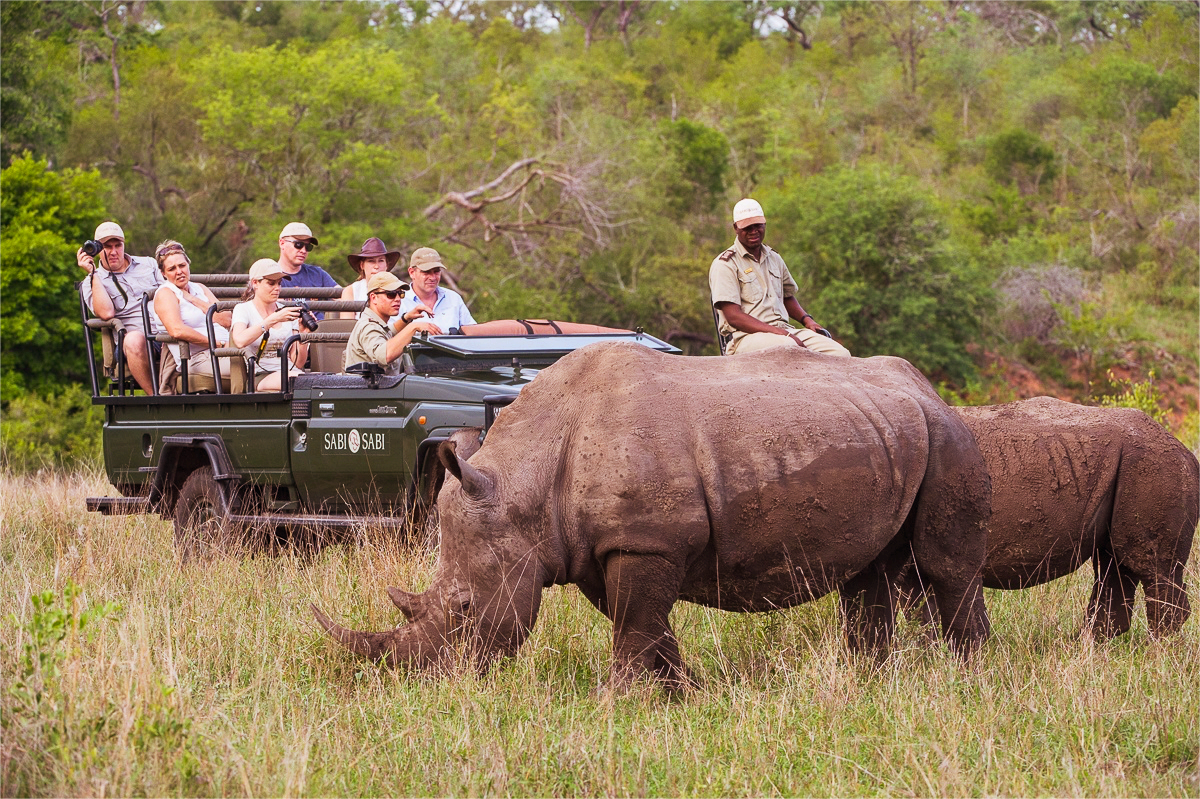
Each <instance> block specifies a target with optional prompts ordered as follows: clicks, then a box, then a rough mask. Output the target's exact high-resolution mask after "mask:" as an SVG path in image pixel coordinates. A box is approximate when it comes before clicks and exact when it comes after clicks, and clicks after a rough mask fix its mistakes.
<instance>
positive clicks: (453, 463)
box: [437, 441, 492, 500]
mask: <svg viewBox="0 0 1200 799" xmlns="http://www.w3.org/2000/svg"><path fill="white" fill-rule="evenodd" d="M455 449H456V447H455V445H454V442H453V441H443V442H442V443H441V444H439V445H438V450H437V454H438V460H440V461H441V462H442V465H443V466H445V467H446V471H448V472H450V474H452V475H454V476H455V477H457V478H458V482H460V483H462V487H463V492H464V493H465V494H466V495H467V496H468V497H470V498H471V499H476V500H481V499H484V498H486V497H488V496H490V495H491V493H492V478H490V477H488V476H487V475H486V474H484V473H483V472H481V471H479V470H478V469H476V468H475V467H474V466H472V465H471V464H469V463H467V462H466V461H464V460H463V459H462V458H460V457H458V453H457V452H455Z"/></svg>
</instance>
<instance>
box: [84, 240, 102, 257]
mask: <svg viewBox="0 0 1200 799" xmlns="http://www.w3.org/2000/svg"><path fill="white" fill-rule="evenodd" d="M83 251H84V252H85V253H87V254H88V255H90V256H92V257H93V258H95V257H96V256H97V255H99V254H100V253H101V252H103V251H104V245H103V244H101V243H100V242H98V241H92V240H91V239H88V240H87V241H85V242H84V243H83Z"/></svg>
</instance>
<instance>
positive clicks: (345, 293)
mask: <svg viewBox="0 0 1200 799" xmlns="http://www.w3.org/2000/svg"><path fill="white" fill-rule="evenodd" d="M346 260H347V261H349V262H350V266H351V267H352V268H353V269H354V271H355V272H358V276H359V279H358V280H356V281H354V282H353V283H351V284H350V285H349V286H346V288H344V289H342V299H343V300H346V301H348V302H349V301H356V302H366V301H367V281H368V280H370V279H371V277H372V276H373V275H377V274H379V273H381V272H390V271H391V269H392V267H394V266H395V265H396V264H397V263H398V262H399V261H400V252H399V251H398V250H389V249H388V248H387V245H386V244H384V243H383V240H382V239H379V238H376V237H374V236H372V237H371V238H369V239H367V240H366V241H364V242H363V245H362V249H361V250H359V251H358V252H355V253H351V254H349V255H347V256H346ZM342 318H344V319H357V318H358V314H357V313H343V314H342Z"/></svg>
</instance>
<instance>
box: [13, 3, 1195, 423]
mask: <svg viewBox="0 0 1200 799" xmlns="http://www.w3.org/2000/svg"><path fill="white" fill-rule="evenodd" d="M3 15H4V16H3V33H2V34H0V35H3V37H4V39H3V43H4V56H5V57H4V60H3V64H2V66H3V153H2V155H3V158H4V159H5V164H6V165H7V164H9V162H10V160H11V159H13V158H16V159H18V161H17V162H14V163H18V162H19V161H20V158H21V156H20V153H21V152H22V151H24V150H26V149H28V150H30V151H31V152H32V153H33V154H34V158H35V159H37V158H45V159H48V161H47V164H48V165H49V166H50V169H51V171H52V172H53V173H54V174H55V175H58V176H59V177H61V178H62V179H63V180H65V181H68V182H69V181H71V180H74V179H75V178H73V177H71V175H72V174H74V173H69V172H67V171H66V170H65V169H64V168H65V167H67V166H71V167H75V168H81V169H85V170H93V169H94V170H98V171H99V173H100V175H101V176H102V177H103V178H104V180H105V181H107V182H108V183H110V184H111V186H112V193H111V196H110V197H109V199H108V201H107V202H106V203H105V204H104V205H103V206H97V205H91V206H88V212H87V213H86V214H82V215H81V216H80V215H77V216H76V217H72V218H71V219H70V220H66V219H64V220H63V221H62V222H61V223H54V224H51V223H49V222H46V223H45V224H44V225H43V227H42V228H39V229H38V230H53V231H57V232H56V233H55V234H54V235H56V236H59V235H61V236H62V237H63V238H62V241H64V242H69V243H71V244H75V240H74V238H72V237H76V238H77V237H78V234H80V233H83V232H87V230H86V229H87V227H88V226H89V225H93V224H95V223H96V222H99V221H100V220H101V219H103V218H105V217H111V218H113V219H116V220H118V221H119V222H121V224H122V225H123V226H124V228H125V230H126V232H127V234H128V235H129V247H130V250H131V251H132V252H133V253H135V254H145V253H148V252H149V251H150V250H151V249H152V248H153V247H154V245H155V244H156V243H157V242H158V241H160V240H162V239H164V238H168V237H170V238H176V239H179V240H181V241H183V242H184V243H185V244H186V245H187V246H188V248H189V250H190V252H191V253H192V255H193V258H194V262H195V264H196V268H197V271H210V270H216V271H234V272H239V271H244V270H246V269H247V267H248V264H250V263H251V262H252V261H253V260H254V259H256V258H259V257H263V256H273V255H274V254H275V252H276V249H275V247H276V245H275V238H276V235H277V233H278V231H279V229H280V228H281V227H282V225H283V223H285V222H287V221H289V220H292V219H302V220H304V221H306V222H307V223H308V224H309V225H310V226H312V227H313V229H314V230H315V231H316V233H317V235H318V236H319V238H320V240H321V247H320V249H318V250H317V251H316V253H314V255H313V257H312V258H311V260H313V261H315V262H316V263H319V264H321V265H324V266H326V267H327V268H329V269H330V270H331V271H332V272H333V274H334V275H335V277H337V278H338V279H339V280H342V281H348V280H349V279H350V278H351V276H352V273H351V271H350V268H349V266H348V264H347V263H346V260H345V253H348V252H352V251H354V250H356V249H357V248H358V246H359V244H360V243H361V242H362V241H363V239H365V238H366V237H367V236H370V235H379V236H381V237H382V238H384V240H385V241H387V242H388V243H389V244H390V245H392V246H394V247H398V248H400V249H402V250H404V251H405V252H408V251H411V250H412V249H414V248H415V247H418V246H422V245H433V246H435V247H437V248H438V249H439V250H440V251H442V253H443V255H444V256H445V257H446V259H447V263H448V264H449V266H450V274H449V275H448V280H449V282H450V283H451V285H452V286H456V287H457V288H459V289H460V290H461V291H462V292H463V293H464V295H465V296H466V297H467V299H468V301H469V303H470V305H471V308H472V310H473V312H474V313H475V315H476V317H477V318H479V319H490V318H503V317H546V316H549V317H558V318H569V319H579V320H582V321H592V322H597V323H608V324H615V325H623V326H638V325H640V326H644V327H645V328H647V329H649V330H652V331H655V332H657V333H660V334H662V335H665V336H667V337H669V338H670V339H671V340H672V341H673V342H675V343H677V344H679V345H680V346H682V347H684V348H685V349H686V350H688V351H689V352H693V353H696V352H701V351H703V352H713V351H714V345H713V331H712V323H711V314H710V311H709V307H708V298H707V286H706V274H707V269H708V265H709V263H710V262H711V260H712V258H713V257H714V256H715V255H716V254H717V253H719V252H720V251H721V250H722V249H724V248H725V247H726V246H728V245H729V243H730V241H731V240H732V234H731V231H730V229H729V212H730V209H731V208H732V205H733V203H734V202H735V201H736V200H737V199H738V198H740V197H742V196H748V195H751V196H756V197H758V198H759V199H761V200H762V201H763V202H765V203H766V206H767V215H768V219H769V223H770V224H769V227H768V238H767V243H768V244H770V245H772V246H774V247H775V248H776V249H778V250H779V251H781V252H782V253H784V255H785V257H786V258H787V259H788V260H789V262H790V263H791V264H792V266H793V272H794V273H795V274H796V275H797V278H798V279H799V280H800V281H801V282H802V283H803V284H804V287H805V291H806V292H811V294H810V295H808V296H802V297H801V300H802V303H803V304H805V306H806V307H808V306H812V307H813V309H814V311H816V312H817V313H818V315H819V318H820V320H821V321H823V322H826V323H827V324H828V325H830V326H831V327H833V328H834V330H835V332H836V333H837V334H838V335H840V336H843V337H844V338H845V339H846V341H847V343H848V344H850V345H851V349H852V350H853V351H854V352H855V353H856V354H860V355H870V354H875V353H892V354H899V355H903V356H905V357H908V358H910V359H912V360H913V361H914V362H915V363H917V364H918V365H919V366H921V368H922V369H924V370H926V371H927V373H929V374H931V376H934V377H936V378H937V379H939V380H945V381H947V383H948V385H949V386H951V387H952V388H954V389H957V390H960V391H961V390H963V389H965V387H966V385H967V383H968V382H970V381H974V380H977V379H978V375H979V374H980V371H979V367H985V369H984V371H985V372H986V368H987V367H989V366H990V365H991V364H992V363H994V362H995V358H996V356H997V355H999V356H1002V357H1003V358H1004V359H1007V361H1017V362H1020V361H1024V362H1025V365H1028V366H1030V367H1032V368H1033V369H1034V370H1036V371H1037V372H1038V373H1039V375H1040V376H1041V377H1042V378H1043V379H1045V380H1049V381H1053V382H1054V383H1055V385H1057V386H1060V387H1061V388H1060V390H1061V391H1065V392H1068V393H1072V394H1073V395H1074V396H1078V397H1086V396H1095V395H1096V392H1097V391H1103V390H1106V389H1107V388H1111V387H1105V386H1097V387H1093V386H1092V385H1091V383H1092V382H1093V381H1094V380H1099V381H1103V379H1104V375H1105V373H1106V368H1107V366H1108V365H1110V364H1112V363H1121V364H1124V365H1126V366H1128V367H1130V368H1131V369H1133V370H1134V371H1135V372H1137V373H1138V374H1140V375H1143V376H1144V375H1145V374H1146V373H1148V371H1149V370H1150V369H1151V368H1155V369H1157V370H1158V373H1159V374H1160V375H1161V376H1162V378H1163V379H1164V380H1168V381H1170V382H1172V383H1178V384H1190V385H1194V383H1195V381H1196V372H1197V366H1196V350H1197V346H1198V337H1197V333H1196V329H1195V327H1196V326H1195V323H1194V322H1195V318H1196V314H1197V312H1198V310H1197V309H1198V306H1200V289H1198V286H1197V278H1198V270H1197V258H1198V255H1197V251H1196V247H1197V245H1196V242H1197V237H1198V234H1200V204H1198V202H1197V190H1196V187H1197V183H1198V181H1200V169H1198V166H1200V143H1198V142H1200V114H1198V112H1197V91H1198V86H1200V71H1198V70H1200V68H1198V61H1200V58H1198V56H1197V53H1198V52H1200V44H1198V42H1200V34H1198V31H1200V13H1198V11H1197V8H1196V6H1195V5H1194V4H1186V3H1171V2H1141V1H1136V2H1135V1H1129V2H1126V1H1124V0H1102V1H1101V0H1095V1H1092V0H1070V1H1064V2H1056V3H1044V2H1033V1H1030V2H989V1H985V2H979V3H969V4H963V3H948V2H935V1H934V0H922V1H921V2H869V3H867V2H832V1H830V2H820V1H819V0H818V1H816V2H794V3H793V2H774V0H772V1H771V2H767V1H766V0H748V2H711V3H684V2H663V3H644V2H625V1H624V0H622V2H596V3H575V2H490V3H482V2H472V0H454V2H444V3H433V4H430V3H425V2H407V1H402V2H398V3H382V2H353V1H351V0H346V1H345V2H335V3H320V4H317V3H278V2H249V1H248V0H247V1H243V0H225V1H224V2H197V3H155V2H146V1H145V0H130V1H129V2H113V0H88V2H80V3H59V2H49V3H31V2H6V3H4V4H3ZM64 63H67V64H71V65H72V68H71V69H68V70H63V69H58V68H52V67H51V66H50V65H61V64H64ZM33 163H37V161H36V160H35V161H34V162H33ZM87 174H91V173H90V172H88V173H87ZM12 179H13V180H15V178H12ZM9 182H10V177H9V176H8V175H7V174H6V176H5V184H6V185H5V187H4V191H5V193H6V194H7V192H8V191H9V187H8V185H7V184H8V183H9ZM93 182H95V181H93ZM47 191H51V187H49V186H48V187H47ZM847 193H851V194H853V195H854V196H847ZM5 203H6V209H7V208H8V200H7V199H6V200H5ZM42 206H44V207H53V206H54V203H52V202H48V203H42ZM76 210H78V209H76ZM3 224H4V226H5V234H4V235H5V248H4V249H5V253H4V259H5V270H4V271H5V274H6V275H7V274H8V273H10V272H11V271H12V268H11V267H10V266H9V265H10V264H12V263H15V262H14V261H12V260H10V259H13V258H16V257H18V254H19V253H21V252H23V251H28V250H29V249H30V248H33V247H38V248H40V247H41V246H42V245H41V244H40V243H38V242H35V240H34V239H33V238H32V236H33V235H34V233H35V232H36V231H34V230H32V229H31V230H28V231H27V232H22V233H20V234H19V235H18V234H16V233H12V234H10V233H9V232H8V228H9V226H10V224H12V222H11V221H10V219H9V218H8V213H7V211H6V214H5V219H4V222H3ZM68 230H70V231H71V235H70V236H68V235H67V231H68ZM10 239H11V240H12V242H13V243H11V244H10ZM10 247H11V249H10ZM23 248H24V249H23ZM60 252H62V253H65V250H62V249H61V247H60V248H59V249H56V250H54V253H60ZM48 255H49V253H48ZM53 257H54V258H58V257H60V256H59V255H53ZM66 271H67V272H69V271H70V269H67V270H66ZM1068 274H1069V275H1075V276H1077V280H1076V281H1075V282H1076V283H1077V285H1078V287H1079V290H1078V291H1077V292H1076V293H1075V294H1074V295H1073V296H1070V297H1067V296H1065V295H1062V294H1061V291H1060V290H1061V289H1062V288H1063V284H1062V282H1061V281H1059V280H1058V278H1060V277H1062V276H1063V275H1068ZM1045 281H1049V282H1045ZM1042 289H1045V290H1046V291H1048V292H1049V293H1050V294H1054V295H1056V296H1055V302H1056V303H1058V305H1057V306H1054V305H1045V304H1042V303H1044V300H1043V299H1042V298H1043V297H1044V293H1043V292H1042ZM47 290H48V291H56V290H57V289H54V288H52V287H47ZM1009 290H1011V291H1013V292H1016V293H1006V291H1009ZM8 292H9V288H8V286H7V285H6V287H5V315H6V316H8V315H9V314H10V313H11V314H14V315H19V314H22V313H25V312H27V311H28V308H29V306H28V303H29V302H30V296H29V295H28V294H27V293H20V292H17V293H16V294H15V295H14V296H13V297H12V298H11V299H10V298H9V296H8ZM993 292H994V294H995V296H994V302H993V296H992V295H993ZM1085 303H1086V304H1088V305H1087V307H1088V308H1089V309H1091V310H1090V311H1089V313H1091V315H1092V317H1094V318H1112V319H1122V318H1125V317H1126V316H1127V315H1129V314H1130V313H1131V312H1134V311H1135V313H1133V314H1132V318H1133V319H1134V323H1133V324H1129V325H1108V326H1106V327H1105V329H1104V330H1103V332H1102V334H1100V335H1101V338H1103V340H1102V341H1095V342H1092V343H1091V344H1089V347H1090V349H1089V352H1093V351H1094V352H1100V353H1104V356H1103V357H1100V358H1094V359H1093V360H1092V361H1091V362H1089V363H1090V365H1086V366H1085V367H1084V368H1083V369H1082V371H1081V369H1080V368H1077V367H1076V366H1075V365H1074V364H1073V362H1072V359H1074V358H1076V357H1079V352H1080V350H1079V349H1078V347H1076V346H1075V345H1074V344H1072V343H1071V341H1070V340H1071V337H1072V335H1074V334H1073V333H1072V332H1071V331H1070V330H1067V329H1066V328H1067V327H1068V326H1069V325H1070V321H1071V320H1070V319H1069V318H1064V317H1062V316H1060V315H1059V314H1058V312H1057V311H1056V310H1055V308H1058V307H1061V308H1063V309H1067V310H1069V311H1070V313H1071V314H1074V315H1075V317H1076V318H1077V319H1078V318H1079V316H1080V314H1081V308H1083V305H1082V304H1085ZM1035 306H1036V307H1035ZM36 315H37V316H39V317H41V320H40V321H39V322H38V324H40V325H43V326H45V325H51V323H50V322H49V321H48V320H46V319H45V316H46V314H43V313H41V312H38V313H37V314H36ZM16 318H17V317H16V316H14V319H16ZM25 318H26V317H24V316H22V317H21V320H22V321H20V323H19V324H20V325H21V326H23V325H24V324H25V322H24V321H23V320H24V319H25ZM1142 320H1147V321H1145V322H1143V321H1142ZM13 324H14V325H15V324H17V322H14V323H13ZM1031 325H1032V326H1031ZM12 329H13V328H12V325H9V324H8V323H7V322H6V327H5V332H4V336H5V360H6V365H5V373H4V375H5V376H4V381H5V391H4V397H5V400H6V401H7V399H8V398H11V397H12V396H15V395H16V394H17V393H20V392H21V391H25V390H28V389H29V388H37V389H38V390H39V391H42V390H46V389H45V387H43V386H42V385H41V384H42V382H44V381H42V380H41V378H38V377H36V376H35V375H33V374H31V373H28V372H27V371H26V367H25V365H24V362H20V361H18V360H13V361H12V362H11V363H12V367H11V368H10V367H9V366H8V363H7V362H8V361H9V360H10V358H13V357H18V358H24V357H26V356H27V355H28V357H38V358H43V357H46V356H47V355H48V354H49V353H51V352H52V351H53V349H54V347H55V346H59V347H61V346H64V345H63V344H62V343H61V342H60V341H59V339H58V338H53V337H52V339H53V340H52V341H51V340H50V339H47V340H46V341H45V342H44V343H37V342H42V339H41V338H39V336H41V333H40V332H38V331H35V332H30V333H23V332H18V333H15V334H14V333H13V332H12ZM14 335H15V336H17V339H18V340H14V341H13V343H12V344H11V345H10V344H9V337H10V336H14ZM23 336H28V337H29V340H30V341H31V342H34V343H35V344H36V346H37V347H41V349H35V350H25V349H17V348H23V347H25V346H26V342H25V341H23V340H19V339H21V337H23ZM53 342H59V343H57V344H56V343H53ZM31 346H32V345H31ZM70 346H71V348H72V349H77V347H75V346H74V345H73V344H72V345H70ZM12 353H20V354H19V355H17V356H14V355H12ZM74 357H75V356H74V355H70V356H66V359H67V360H68V361H71V360H72V359H73V358H74ZM1055 370H1057V371H1055ZM17 375H20V376H21V381H22V382H15V377H16V376H17ZM77 379H78V369H77V368H76V367H74V366H72V367H71V368H68V369H65V370H63V375H62V376H61V377H58V376H55V377H54V378H51V379H50V382H51V383H52V384H53V383H63V382H71V381H74V380H77ZM997 379H999V378H997ZM1187 397H1191V399H1190V400H1189V399H1188V398H1187ZM1169 399H1170V402H1171V403H1172V404H1173V405H1175V406H1176V411H1179V412H1183V411H1188V410H1192V409H1194V392H1190V393H1187V394H1186V395H1184V396H1183V397H1182V398H1181V396H1180V395H1178V394H1177V393H1172V394H1171V395H1170V398H1169Z"/></svg>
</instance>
